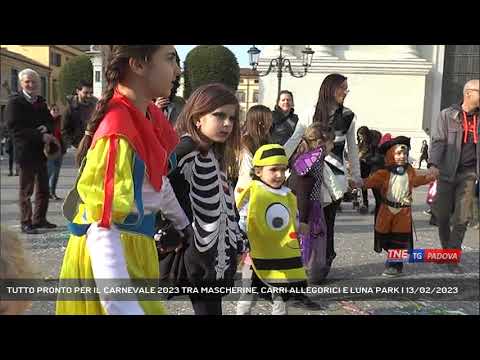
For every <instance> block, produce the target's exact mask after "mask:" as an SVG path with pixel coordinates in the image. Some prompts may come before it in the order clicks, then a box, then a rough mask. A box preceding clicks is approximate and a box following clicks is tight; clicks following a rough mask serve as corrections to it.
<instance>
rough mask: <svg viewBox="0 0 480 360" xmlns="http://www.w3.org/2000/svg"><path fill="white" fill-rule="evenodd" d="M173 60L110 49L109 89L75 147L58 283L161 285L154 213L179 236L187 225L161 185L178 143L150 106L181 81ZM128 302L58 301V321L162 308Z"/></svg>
mask: <svg viewBox="0 0 480 360" xmlns="http://www.w3.org/2000/svg"><path fill="white" fill-rule="evenodd" d="M175 56H176V55H175V48H174V47H173V46H171V45H110V56H109V62H108V64H107V67H106V80H107V88H106V90H105V93H104V94H103V97H102V99H101V100H100V101H99V103H98V105H97V109H96V111H95V113H94V114H93V115H92V118H91V119H90V121H89V123H88V125H87V131H86V133H85V135H86V136H85V137H84V139H83V140H82V142H81V143H80V145H79V149H78V153H77V162H78V163H79V164H81V167H80V173H79V176H78V179H77V183H76V184H75V188H74V189H73V190H72V191H71V192H70V194H69V196H68V197H67V199H66V200H65V204H64V215H65V216H66V218H67V219H68V220H69V221H70V222H69V230H70V231H71V233H72V235H71V237H70V239H69V242H68V246H67V249H66V252H65V257H64V260H63V265H62V268H61V272H60V281H61V282H62V281H64V282H65V283H66V284H68V282H69V281H80V282H82V281H87V283H90V284H91V283H92V282H95V284H96V285H97V286H99V285H100V286H102V285H107V286H108V285H109V284H110V282H109V281H111V283H112V284H113V283H114V282H115V281H118V280H120V279H121V280H122V284H130V283H131V282H132V281H133V280H137V279H153V280H155V279H158V278H159V265H158V254H157V250H156V246H155V241H154V239H153V235H154V233H155V221H154V220H155V213H156V212H157V211H158V210H161V211H162V213H163V214H164V215H165V217H167V218H168V219H169V220H170V221H172V223H173V224H174V226H175V228H176V229H177V230H179V231H181V230H183V229H185V228H186V227H187V226H188V225H189V221H188V219H187V218H186V216H185V213H184V212H183V210H182V209H181V208H180V206H179V204H178V202H177V201H176V198H175V196H174V193H173V191H172V189H171V186H170V184H169V182H168V179H167V178H166V175H167V163H168V157H169V155H170V153H171V152H172V150H173V148H174V147H175V145H176V144H177V143H178V141H179V140H178V137H177V136H176V134H175V132H174V130H173V128H172V127H171V125H170V124H169V123H168V121H167V120H166V118H165V117H164V115H163V114H162V113H161V112H160V111H159V110H158V109H157V108H156V107H155V105H154V104H153V103H152V101H151V99H152V98H155V97H159V96H168V94H169V93H170V89H171V86H172V81H173V80H174V79H175V77H176V76H178V74H179V73H180V69H179V68H178V66H177V65H176V62H175ZM85 155H86V156H85ZM73 279H75V280H73ZM98 300H99V301H98ZM128 300H129V301H119V300H118V299H116V298H114V297H113V298H112V297H108V296H107V294H104V293H103V294H102V293H101V294H100V295H99V298H98V299H97V300H95V299H94V298H93V299H92V298H90V297H88V298H87V297H86V296H85V297H83V298H77V299H75V301H72V300H71V299H68V298H59V300H58V301H57V308H56V313H57V314H85V315H90V314H92V315H94V314H109V315H124V314H135V315H139V314H162V313H164V308H163V305H162V304H161V302H159V301H138V300H137V299H128Z"/></svg>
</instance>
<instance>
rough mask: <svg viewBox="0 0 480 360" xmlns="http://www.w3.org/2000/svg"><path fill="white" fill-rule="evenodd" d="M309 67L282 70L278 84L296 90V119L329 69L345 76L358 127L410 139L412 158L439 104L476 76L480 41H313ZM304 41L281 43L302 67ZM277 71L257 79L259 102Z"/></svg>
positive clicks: (262, 64) (271, 90)
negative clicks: (300, 72) (296, 75)
mask: <svg viewBox="0 0 480 360" xmlns="http://www.w3.org/2000/svg"><path fill="white" fill-rule="evenodd" d="M311 47H312V49H313V50H314V51H315V54H314V56H313V61H312V66H311V68H310V69H309V73H308V74H307V76H306V77H304V78H293V77H292V76H290V75H289V74H287V73H284V76H283V78H282V88H283V89H286V90H290V91H292V92H293V94H294V98H295V109H296V112H297V113H298V114H299V116H300V117H302V116H306V115H304V114H307V113H308V112H309V110H310V109H311V108H313V107H314V106H315V103H316V101H317V98H318V91H319V89H320V85H321V83H322V81H323V79H324V78H325V77H326V76H327V75H328V74H331V73H341V74H343V75H345V76H346V77H347V78H348V83H349V89H350V93H349V95H348V96H347V99H346V102H345V106H347V107H349V108H351V109H352V110H353V111H354V112H355V113H356V115H357V123H356V125H357V128H358V127H360V126H363V125H365V126H368V127H369V128H373V129H377V130H379V131H380V132H382V133H387V132H390V133H391V134H392V135H393V136H397V135H405V136H408V137H410V138H411V142H412V152H411V156H412V159H413V160H416V159H418V157H419V153H420V148H421V143H422V140H427V141H428V139H429V136H430V129H431V127H432V121H436V119H437V116H438V114H439V112H440V110H441V108H443V107H446V106H449V105H451V104H452V103H453V102H456V101H459V100H460V99H461V97H462V89H463V84H464V83H465V82H466V81H467V80H469V79H472V78H479V67H480V65H479V64H480V58H479V56H480V46H478V45H465V46H463V45H311ZM278 48H279V45H267V46H265V47H264V48H263V49H262V53H261V58H260V60H259V67H258V70H259V71H262V70H265V69H266V68H267V67H268V64H269V63H270V60H271V59H272V58H274V57H276V56H278ZM303 48H304V45H284V54H285V55H286V57H288V58H289V59H291V62H292V65H293V67H294V69H295V68H297V69H298V70H301V69H302V66H301V65H302V64H301V63H302V54H301V50H302V49H303ZM276 96H277V77H276V73H271V74H270V75H268V76H265V77H261V78H260V98H259V101H260V103H263V104H265V105H267V104H268V105H273V104H274V103H275V100H276Z"/></svg>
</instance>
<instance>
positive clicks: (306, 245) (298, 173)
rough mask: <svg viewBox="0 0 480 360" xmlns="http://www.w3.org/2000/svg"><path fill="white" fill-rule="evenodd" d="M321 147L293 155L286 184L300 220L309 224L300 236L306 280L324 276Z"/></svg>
mask: <svg viewBox="0 0 480 360" xmlns="http://www.w3.org/2000/svg"><path fill="white" fill-rule="evenodd" d="M325 155H326V154H325V148H324V147H319V148H317V149H315V150H312V151H309V152H307V153H304V154H301V155H299V156H297V157H296V158H295V160H294V163H293V167H292V170H293V171H292V175H291V176H290V179H289V184H290V187H291V188H292V190H293V191H294V193H295V194H296V196H297V202H298V210H299V217H300V222H302V223H308V224H309V225H310V234H309V235H307V236H301V237H300V244H301V247H302V259H303V264H304V266H305V268H306V270H307V274H308V279H309V282H310V283H313V284H314V283H318V282H320V281H322V280H324V279H325V277H326V276H327V274H328V272H329V266H328V264H327V259H326V252H327V249H326V248H327V225H326V223H325V217H324V214H323V208H322V198H321V194H322V191H321V189H322V181H323V159H324V158H325Z"/></svg>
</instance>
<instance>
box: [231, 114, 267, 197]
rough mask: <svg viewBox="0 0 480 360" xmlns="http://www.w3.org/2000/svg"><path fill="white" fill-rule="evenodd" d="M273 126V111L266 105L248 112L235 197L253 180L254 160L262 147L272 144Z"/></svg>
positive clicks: (243, 131)
mask: <svg viewBox="0 0 480 360" xmlns="http://www.w3.org/2000/svg"><path fill="white" fill-rule="evenodd" d="M271 126H272V111H271V110H270V109H269V108H268V107H266V106H264V105H255V106H252V107H251V108H250V110H248V112H247V119H246V121H245V124H244V126H243V129H242V140H241V150H240V151H241V152H240V170H239V175H238V182H237V185H236V187H235V196H237V194H239V193H241V192H242V191H243V189H244V188H245V187H246V186H247V185H248V183H249V182H250V181H251V180H252V178H251V171H252V168H253V165H252V159H253V155H254V154H255V152H256V151H257V150H258V149H259V148H260V146H262V145H266V144H269V143H270V135H269V134H270V128H271Z"/></svg>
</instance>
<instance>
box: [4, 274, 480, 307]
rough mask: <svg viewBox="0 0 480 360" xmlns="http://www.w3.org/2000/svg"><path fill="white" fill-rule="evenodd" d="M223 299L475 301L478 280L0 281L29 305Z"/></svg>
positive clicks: (11, 296) (10, 294) (8, 294)
mask: <svg viewBox="0 0 480 360" xmlns="http://www.w3.org/2000/svg"><path fill="white" fill-rule="evenodd" d="M192 294H205V295H206V294H211V295H214V294H216V295H223V296H224V300H226V301H237V300H239V299H240V297H241V296H242V295H244V296H255V297H257V298H259V299H262V298H271V296H272V295H273V294H290V295H295V294H305V295H307V296H309V297H311V298H312V299H313V300H319V301H324V300H325V301H335V300H337V301H340V300H356V301H362V300H364V301H367V300H375V301H382V300H384V301H402V300H425V301H476V302H478V301H479V277H478V274H474V276H468V277H462V278H459V277H458V276H454V275H453V276H452V277H444V278H440V277H429V278H415V279H412V278H401V277H400V278H381V277H379V278H368V279H329V280H328V283H327V284H325V285H316V286H308V287H305V288H285V287H271V286H265V287H258V288H257V287H249V286H243V285H242V281H241V280H238V281H237V282H236V283H235V284H234V286H229V287H222V286H215V285H212V286H197V287H190V286H172V285H171V284H170V283H168V282H159V281H158V280H142V281H139V280H138V281H135V280H122V279H118V280H117V279H116V280H111V279H108V280H96V281H93V280H84V279H82V280H79V279H69V280H60V281H59V280H58V279H49V280H38V279H36V280H21V281H20V280H1V281H0V300H30V301H55V300H68V301H85V300H95V301H97V300H99V299H100V296H102V298H104V299H108V300H115V301H131V300H145V301H148V300H167V299H168V300H173V301H175V300H180V301H185V300H187V299H188V297H186V296H187V295H192Z"/></svg>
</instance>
